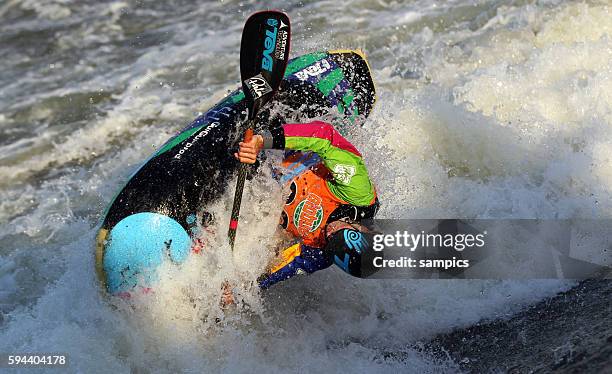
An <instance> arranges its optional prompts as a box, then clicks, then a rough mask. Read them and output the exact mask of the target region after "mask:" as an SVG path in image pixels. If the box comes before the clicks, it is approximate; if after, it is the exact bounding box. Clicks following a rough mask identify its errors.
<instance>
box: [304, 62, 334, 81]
mask: <svg viewBox="0 0 612 374" xmlns="http://www.w3.org/2000/svg"><path fill="white" fill-rule="evenodd" d="M329 69H331V64H330V63H329V61H327V59H323V60H321V61H317V63H316V64H314V65H310V66H308V67H306V68H304V69H303V70H300V71H298V72H297V73H295V76H296V77H297V78H298V79H299V80H301V81H302V82H304V81H307V80H308V78H310V77H316V76H318V75H321V74H323V73H325V72H326V71H328V70H329Z"/></svg>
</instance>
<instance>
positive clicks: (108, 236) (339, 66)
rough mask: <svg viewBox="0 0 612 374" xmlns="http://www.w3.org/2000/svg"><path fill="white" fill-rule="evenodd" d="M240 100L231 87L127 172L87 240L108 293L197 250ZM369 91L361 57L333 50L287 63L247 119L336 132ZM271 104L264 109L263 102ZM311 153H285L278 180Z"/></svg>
mask: <svg viewBox="0 0 612 374" xmlns="http://www.w3.org/2000/svg"><path fill="white" fill-rule="evenodd" d="M244 98H245V95H244V93H243V92H242V89H237V90H235V91H233V92H232V93H230V94H229V95H228V96H227V97H225V98H224V99H223V100H222V101H221V102H220V103H218V104H216V105H215V106H213V107H212V108H211V109H210V110H208V111H207V112H206V113H204V114H202V115H201V116H199V117H198V118H196V119H195V120H194V121H193V122H192V123H191V124H189V125H188V126H187V127H185V128H184V129H183V130H182V131H181V132H179V133H178V134H177V135H175V136H174V137H173V138H171V139H170V140H169V141H168V142H166V143H165V144H164V145H163V146H162V147H161V148H160V149H159V150H158V151H157V152H156V153H155V154H153V155H152V156H151V157H150V158H149V159H147V160H146V161H145V162H144V163H143V164H142V165H141V166H140V168H138V170H137V171H136V172H135V173H133V174H132V175H131V176H130V178H129V179H128V181H127V183H126V184H125V185H124V186H123V188H121V190H120V191H119V193H118V194H117V195H116V196H115V198H114V199H113V200H112V202H111V203H110V204H109V206H108V208H107V210H106V212H105V214H104V218H103V221H102V224H101V227H100V229H99V231H98V234H97V236H96V248H95V267H96V272H97V275H98V278H99V280H100V281H101V283H102V287H103V288H104V289H105V290H106V291H108V292H109V293H111V294H118V293H122V292H130V291H131V290H133V289H134V288H135V287H143V288H145V289H147V288H150V287H152V286H153V285H154V283H155V281H156V279H157V277H156V269H157V268H158V267H159V266H160V265H161V264H162V263H164V261H171V262H172V263H175V264H181V263H182V262H184V261H185V260H186V259H187V257H188V256H189V255H190V253H193V252H194V251H197V248H198V246H197V243H198V235H200V233H201V228H202V227H203V226H206V225H207V224H209V223H210V222H207V221H208V219H209V217H210V215H209V214H207V212H206V207H207V206H208V205H210V204H211V203H213V202H214V201H216V200H217V199H219V198H220V197H221V196H222V195H223V194H224V193H226V192H227V189H228V188H230V189H231V188H232V187H231V186H230V184H229V182H230V180H231V179H232V178H233V176H234V175H235V173H236V171H237V169H238V166H239V162H238V161H237V160H236V159H235V158H234V156H233V152H234V148H235V145H236V144H237V143H238V140H239V138H240V137H241V136H242V132H241V129H242V126H241V124H242V123H243V122H244V121H245V120H246V115H245V111H246V103H245V101H246V100H244ZM375 101H376V94H375V88H374V83H373V81H372V77H371V75H370V69H369V66H368V64H367V61H366V59H365V56H364V54H363V53H362V52H361V51H358V50H334V51H324V52H315V53H310V54H306V55H303V56H300V57H296V58H294V59H292V60H290V61H289V64H288V65H287V69H286V72H285V76H284V79H283V80H282V82H281V85H280V88H279V90H278V92H277V94H276V96H275V98H274V100H273V103H270V104H269V105H268V106H267V107H266V108H264V109H262V110H261V111H260V113H259V114H258V116H257V118H256V121H255V122H256V123H257V124H258V126H259V127H258V128H257V127H256V128H255V131H256V132H257V131H261V130H263V129H264V128H265V126H270V125H269V123H270V122H269V121H268V118H269V116H270V108H271V107H274V115H275V116H280V117H281V118H296V117H299V118H300V119H301V120H304V121H308V120H309V119H313V118H323V119H325V120H326V121H328V122H331V123H332V124H334V126H335V127H336V128H337V129H339V131H341V132H343V131H345V130H346V129H348V128H349V127H351V126H361V125H362V124H363V122H364V120H365V118H367V116H368V115H369V114H370V112H371V110H372V108H373V106H374V103H375ZM271 104H273V105H271ZM316 160H317V157H316V155H315V156H313V155H310V156H307V157H297V156H296V154H295V152H292V153H287V158H286V162H284V163H283V164H284V165H285V166H286V167H287V168H286V172H284V173H283V176H282V180H281V182H284V181H286V180H290V179H291V178H293V177H294V176H296V175H298V174H299V173H301V172H304V171H306V170H307V168H308V167H309V166H310V165H312V164H314V163H316Z"/></svg>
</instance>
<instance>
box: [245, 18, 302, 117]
mask: <svg viewBox="0 0 612 374" xmlns="http://www.w3.org/2000/svg"><path fill="white" fill-rule="evenodd" d="M290 37H291V26H290V24H289V17H288V16H287V15H286V14H285V13H283V12H279V11H273V10H271V11H263V12H257V13H255V14H253V15H251V16H250V17H249V19H248V20H247V21H246V23H245V25H244V30H243V31H242V43H241V45H240V76H241V78H242V89H243V91H244V94H245V97H246V100H247V105H248V108H249V119H253V118H255V115H256V114H257V112H258V111H259V108H261V107H262V106H263V105H264V104H266V103H267V102H268V101H270V99H271V98H272V96H274V93H275V92H276V91H277V90H278V88H279V86H280V83H281V80H282V79H283V76H284V75H285V69H286V68H287V61H288V60H289V44H290Z"/></svg>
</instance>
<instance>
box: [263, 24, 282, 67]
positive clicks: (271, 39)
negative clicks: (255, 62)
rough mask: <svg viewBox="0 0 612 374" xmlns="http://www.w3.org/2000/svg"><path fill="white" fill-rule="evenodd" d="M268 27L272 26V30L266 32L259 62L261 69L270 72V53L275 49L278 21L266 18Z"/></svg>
mask: <svg viewBox="0 0 612 374" xmlns="http://www.w3.org/2000/svg"><path fill="white" fill-rule="evenodd" d="M268 26H272V30H270V29H268V30H266V39H265V40H264V51H263V59H262V60H261V68H262V69H264V70H267V71H269V72H272V65H273V63H272V52H273V51H274V48H275V47H276V34H277V30H278V29H277V27H276V26H278V21H277V20H276V19H274V18H268Z"/></svg>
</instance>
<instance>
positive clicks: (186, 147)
mask: <svg viewBox="0 0 612 374" xmlns="http://www.w3.org/2000/svg"><path fill="white" fill-rule="evenodd" d="M219 125H220V123H219V122H212V123H211V124H210V125H208V126H207V127H206V128H205V129H204V130H203V131H200V133H199V134H198V135H196V136H195V137H194V138H193V140H192V141H190V142H187V143H186V144H185V145H184V146H183V148H181V150H180V151H178V152H177V154H175V155H174V158H175V159H176V160H180V159H181V157H182V156H183V154H184V153H185V152H187V151H188V150H189V148H191V146H193V145H194V144H195V143H196V142H197V141H198V140H200V139H202V138H203V137H205V136H206V135H208V133H209V132H210V130H212V129H214V128H215V127H217V126H219Z"/></svg>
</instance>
